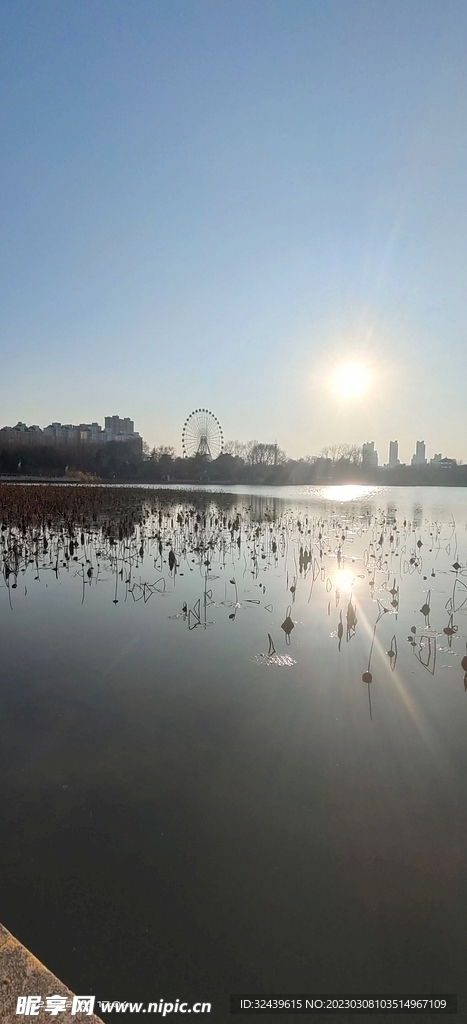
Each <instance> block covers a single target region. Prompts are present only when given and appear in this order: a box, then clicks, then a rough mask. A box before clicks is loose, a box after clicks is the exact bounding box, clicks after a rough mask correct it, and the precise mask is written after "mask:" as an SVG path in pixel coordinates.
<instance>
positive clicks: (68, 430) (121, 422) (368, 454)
mask: <svg viewBox="0 0 467 1024" xmlns="http://www.w3.org/2000/svg"><path fill="white" fill-rule="evenodd" d="M15 431H16V432H17V433H18V437H19V438H20V437H21V434H24V433H26V432H29V431H31V432H36V433H37V434H38V435H39V436H40V435H45V436H46V437H51V436H54V437H55V438H56V440H81V441H92V442H99V441H102V442H104V443H106V442H108V441H111V440H120V441H123V440H130V439H136V440H139V441H141V442H143V443H146V444H147V445H148V447H149V448H151V447H167V448H169V447H172V448H174V449H175V453H176V455H177V456H179V455H181V454H182V451H183V433H182V432H181V433H180V438H179V444H178V445H169V444H168V443H167V442H166V441H165V440H164V438H162V437H159V438H158V439H157V442H156V443H155V444H154V445H151V444H150V443H149V442H148V441H147V439H146V438H144V437H143V436H142V435H141V434H140V433H139V431H135V425H134V420H133V419H130V417H119V416H117V415H113V416H106V417H105V419H104V427H103V428H102V427H101V426H100V424H99V423H98V422H97V421H95V420H94V421H92V422H91V423H86V422H85V421H83V420H80V421H79V423H77V424H72V423H61V422H60V421H58V420H54V421H52V422H51V423H49V424H47V425H46V426H44V427H41V426H39V425H38V424H30V425H29V426H28V425H27V424H26V423H25V422H24V421H22V420H18V421H17V423H16V424H15V425H13V426H6V425H5V426H2V427H0V442H1V437H2V432H3V433H6V432H8V433H9V434H11V433H13V432H15ZM235 440H238V441H239V442H240V443H244V444H247V443H248V442H251V441H255V442H258V441H259V443H260V444H276V446H278V447H279V448H281V447H282V446H281V445H280V443H279V442H278V441H277V440H275V441H274V442H271V441H270V440H269V441H265V439H264V438H263V439H261V438H260V437H256V438H249V439H248V441H247V440H246V439H244V438H228V439H226V440H224V442H223V444H224V448H225V445H226V444H227V446H229V445H231V444H232V442H234V441H235ZM357 446H358V447H360V448H361V454H362V459H363V462H364V463H366V465H367V466H368V467H372V468H376V467H377V466H380V467H381V468H383V467H384V468H388V467H389V468H394V467H395V466H399V465H412V466H417V465H427V464H432V465H433V464H435V463H438V462H440V461H442V460H445V461H446V460H447V461H450V462H454V461H457V462H458V463H459V464H460V463H463V461H464V460H463V459H458V460H455V459H453V458H451V457H450V456H447V455H443V454H442V453H441V452H435V453H434V455H433V456H432V457H431V458H427V454H426V444H425V441H424V440H417V441H415V449H414V451H413V454H412V456H411V458H410V460H407V461H406V462H404V461H402V460H401V459H399V442H398V440H390V441H389V442H387V445H386V448H388V451H389V454H388V461H387V462H381V460H380V457H379V451H378V449H377V448H376V445H375V442H374V441H363V442H360V443H357ZM332 447H333V446H329V445H325V446H323V448H322V449H321V450H320V451H311V449H310V450H309V451H308V450H307V451H306V452H305V451H303V452H302V453H301V454H300V455H297V456H291V455H290V453H288V452H285V454H286V455H287V457H288V458H292V459H293V458H296V459H300V458H306V457H310V456H311V457H316V456H320V455H323V454H325V453H326V451H330V449H331V448H332ZM335 447H336V448H338V447H339V445H336V446H335Z"/></svg>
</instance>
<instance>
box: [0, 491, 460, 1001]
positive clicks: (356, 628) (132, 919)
mask: <svg viewBox="0 0 467 1024" xmlns="http://www.w3.org/2000/svg"><path fill="white" fill-rule="evenodd" d="M288 490H289V489H288ZM329 490H332V491H335V490H336V489H335V488H332V489H326V493H325V494H324V493H323V494H322V496H321V497H320V496H319V495H316V494H313V496H312V497H311V498H310V500H309V502H308V504H307V502H306V501H305V500H304V499H303V497H302V498H301V500H299V501H298V502H297V503H295V505H294V504H292V503H291V501H290V498H289V496H286V500H285V501H282V502H281V501H280V500H279V499H278V498H277V495H276V492H275V495H276V496H275V497H274V496H272V495H270V494H261V493H258V490H257V489H255V492H254V494H251V495H244V494H242V495H239V494H234V495H231V496H229V495H228V494H227V493H223V495H222V496H221V497H219V500H218V501H216V498H215V496H214V495H213V494H212V493H208V494H207V495H205V496H203V495H202V494H201V495H196V494H194V493H193V492H191V493H190V496H189V497H188V499H187V500H184V499H182V498H181V496H179V495H174V494H173V493H172V494H171V493H170V492H169V493H167V490H166V491H165V494H164V499H163V500H164V502H165V503H166V504H165V505H164V504H162V506H161V508H162V514H161V518H159V516H158V515H157V514H156V515H155V516H153V517H152V518H150V519H148V520H147V519H145V517H144V514H142V511H143V512H144V510H136V511H135V510H134V511H133V518H134V530H133V532H132V531H131V530H127V532H126V533H125V530H123V531H121V535H120V536H119V534H118V525H117V526H115V524H114V526H113V527H112V529H111V530H110V532H109V531H107V533H106V534H105V535H104V534H103V533H101V532H100V529H99V526H98V525H96V527H95V529H88V528H85V529H84V530H83V534H84V542H83V543H82V542H81V541H82V538H81V529H80V528H79V527H77V528H76V529H75V530H74V531H73V533H74V537H75V541H74V542H73V547H72V550H70V544H69V540H70V538H69V535H68V536H67V535H66V533H65V534H64V536H63V539H61V538H60V535H59V533H58V532H57V530H56V529H54V530H53V531H52V532H53V533H54V536H53V537H50V536H49V539H48V543H47V550H44V543H43V535H42V534H41V533H40V531H39V532H37V531H36V533H35V535H34V536H33V535H30V536H28V537H27V538H26V541H25V539H24V537H20V536H19V535H17V545H16V552H15V551H14V547H13V544H14V538H13V534H12V535H10V536H9V535H8V531H3V534H2V535H3V538H4V553H5V554H6V561H4V565H6V566H7V567H9V569H10V572H9V575H8V574H6V577H5V578H4V581H3V586H2V589H1V590H0V614H1V619H2V623H3V631H2V632H3V638H2V687H1V704H2V722H3V725H2V727H1V729H2V734H1V735H2V749H3V768H4V803H3V810H4V814H3V817H4V820H5V822H6V833H5V839H4V842H3V846H2V854H1V857H2V862H1V868H2V875H3V877H4V878H7V879H9V886H8V892H7V894H6V898H5V910H4V914H3V917H4V922H5V924H6V925H7V927H9V928H11V929H12V930H13V931H17V932H18V933H21V934H20V937H21V938H22V939H23V941H26V942H27V943H29V944H30V945H32V946H33V947H34V951H35V952H36V953H37V954H38V955H40V956H43V957H44V958H45V959H47V961H48V963H49V965H50V966H51V967H52V968H53V969H54V970H56V971H58V973H60V974H62V975H63V977H64V978H65V980H66V981H67V982H68V983H69V984H73V986H74V987H75V989H76V988H77V989H78V990H79V991H81V990H83V991H84V990H87V986H86V979H89V977H90V975H91V974H92V977H93V978H95V979H96V980H95V988H97V990H98V991H101V990H102V988H103V983H102V980H101V979H102V978H103V977H104V978H106V979H107V981H108V986H110V988H111V990H112V993H113V992H114V993H115V998H126V997H127V993H128V997H129V998H130V997H131V998H133V995H132V994H131V993H132V992H133V989H132V988H131V986H132V985H134V984H135V980H134V979H135V978H136V979H137V983H138V984H137V986H136V987H137V989H138V991H137V992H135V995H134V998H148V999H149V998H151V996H152V995H153V989H154V982H153V974H152V967H151V966H150V965H151V964H153V963H154V962H157V964H158V972H159V974H158V977H160V978H161V979H162V982H161V984H164V985H165V986H166V988H167V991H168V990H169V988H170V990H171V991H175V988H176V989H177V992H178V991H179V989H180V991H181V990H182V989H181V986H182V987H183V985H185V986H186V987H187V989H188V990H189V991H190V992H194V991H195V988H196V984H197V982H195V978H197V977H199V975H200V973H201V975H202V976H204V977H205V978H206V984H208V982H207V979H208V978H209V979H210V980H209V984H208V988H207V990H206V991H207V992H208V994H209V993H210V992H212V991H213V992H217V993H218V994H219V998H221V997H222V998H224V996H225V993H227V994H228V992H229V991H230V990H232V991H235V990H238V991H241V990H242V988H245V990H246V991H248V990H249V991H254V990H256V991H268V990H270V991H273V990H279V989H282V990H283V991H289V990H292V989H294V988H301V989H302V990H303V991H306V990H307V987H309V962H310V958H312V960H313V963H314V970H315V976H316V978H317V979H318V980H317V982H316V985H318V982H319V984H320V986H321V987H322V988H326V989H328V990H329V991H338V990H342V991H344V989H345V988H348V985H349V980H348V979H349V972H350V973H351V974H352V978H353V979H354V983H355V986H356V988H361V989H364V988H367V989H368V990H372V989H373V990H375V989H376V988H378V987H379V988H381V989H382V988H387V987H388V985H390V987H395V988H397V987H399V988H400V989H402V990H404V989H405V990H407V991H415V989H416V988H419V989H421V990H427V991H428V989H430V990H434V989H435V988H438V989H439V990H444V991H448V990H453V991H454V990H456V988H459V982H458V979H459V978H460V977H461V975H460V971H461V969H462V970H463V966H462V968H461V964H462V965H463V962H464V954H465V939H464V929H463V924H462V915H461V910H460V908H461V907H462V899H463V884H464V883H463V877H464V876H463V862H464V849H465V847H464V843H465V829H466V825H467V820H466V819H467V814H466V812H465V809H464V808H465V778H466V769H467V755H466V752H465V727H466V716H467V694H466V693H465V690H464V670H463V667H462V664H461V662H462V659H463V658H464V656H465V654H466V634H467V629H466V625H467V623H466V610H467V572H466V570H465V569H464V567H465V566H466V562H467V534H466V530H465V520H466V519H467V516H466V515H465V512H463V513H462V514H460V510H461V509H463V508H464V506H463V494H464V493H465V492H463V494H462V495H459V493H458V492H453V490H451V489H449V491H444V492H442V491H441V490H440V489H436V491H437V493H436V494H434V493H433V492H431V493H428V489H427V494H426V498H427V500H426V502H425V500H424V495H425V492H424V491H423V492H422V489H417V491H416V493H414V492H412V493H408V489H406V491H405V492H403V489H402V488H401V489H399V490H398V491H396V490H392V491H390V492H389V490H388V489H380V490H378V491H377V493H376V494H375V493H373V492H372V493H368V489H364V491H365V493H364V494H361V495H360V498H358V496H356V495H355V496H353V497H352V498H350V496H348V498H347V500H348V504H345V503H344V504H343V505H341V504H339V507H337V503H338V502H339V496H338V495H336V494H333V495H330V494H329ZM339 490H340V489H339ZM430 491H431V489H430ZM120 493H122V508H123V509H124V505H125V501H126V499H125V495H124V492H123V491H122V492H120ZM144 493H145V497H144V501H145V502H147V508H149V504H150V503H151V502H154V503H155V504H158V503H159V497H158V496H157V495H156V494H155V493H154V492H152V493H151V492H149V493H148V490H146V491H145V492H144ZM333 503H335V506H336V507H331V506H332V504H333ZM453 516H454V519H453ZM197 517H198V518H197ZM127 518H128V517H127ZM140 519H141V525H140V523H139V520H140ZM205 520H206V521H205ZM216 520H217V522H216ZM224 520H225V521H224ZM404 520H405V525H404ZM454 520H456V521H454ZM414 523H415V526H414ZM49 532H50V531H49ZM111 541H113V542H114V543H111ZM25 543H27V546H28V553H27V556H26V555H25V552H24V545H25ZM75 543H76V547H75ZM21 545H22V547H23V550H22V551H21V553H19V547H20V546H21ZM7 548H8V552H7V551H6V549H7ZM171 552H172V553H173V554H172V556H171ZM15 559H16V561H15ZM456 565H457V566H458V568H457V569H456V568H455V566H456ZM264 667H267V668H268V671H264ZM364 674H366V675H367V678H368V674H369V675H370V676H371V682H370V683H366V682H364V681H362V676H363V675H364ZM369 698H371V717H370V709H369ZM27 899H28V900H29V904H28V906H29V909H28V911H27V912H26V909H24V911H23V910H22V907H23V904H24V907H25V908H26V903H25V901H26V900H27ZM46 904H47V906H48V907H49V908H50V920H53V921H54V922H55V923H54V924H53V926H48V928H47V929H46V931H47V938H45V937H44V927H43V917H42V914H43V908H44V906H45V905H46ZM34 907H36V908H37V909H36V912H35V911H34ZM31 908H32V910H31ZM41 908H42V909H41ZM36 913H37V916H36ZM167 921H169V924H166V922H167ZM31 922H32V923H31ZM41 922H42V923H41ZM117 922H118V927H117ZM119 928H124V929H129V930H130V932H131V935H132V943H133V946H132V950H133V951H132V952H131V953H130V955H129V958H128V960H126V959H122V956H121V953H120V952H119V939H118V930H119ZM164 928H165V929H166V930H165V931H164ZM446 929H449V932H450V934H451V935H452V937H453V940H454V941H453V944H452V947H451V950H450V952H449V953H448V951H447V949H446V944H445V941H444V938H443V935H445V933H446ZM72 939H73V941H72ZM74 947H76V949H75V948H74ZM405 948H410V949H411V950H412V953H411V956H410V958H409V960H407V959H406V957H405V955H404V956H403V955H402V953H401V949H405ZM174 950H177V955H176V956H174ZM96 963H97V964H98V968H97V969H96V967H95V964H96ZM93 964H94V966H93ZM203 972H204V974H203ZM122 979H124V980H125V984H123V980H122ZM187 979H188V980H187ZM190 979H191V980H190ZM182 983H183V985H182ZM88 987H89V980H88ZM110 988H109V991H110ZM145 993H147V996H146V994H145ZM103 994H104V993H103ZM219 1019H224V1018H223V1017H222V1015H221V1016H220V1017H219ZM225 1019H227V1015H226V1016H225Z"/></svg>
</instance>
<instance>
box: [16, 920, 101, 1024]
mask: <svg viewBox="0 0 467 1024" xmlns="http://www.w3.org/2000/svg"><path fill="white" fill-rule="evenodd" d="M82 994H83V995H86V994H87V993H82ZM23 995H24V996H41V998H42V999H43V1000H44V1001H45V997H46V996H54V995H59V996H67V998H68V999H71V998H72V996H73V993H72V992H71V991H70V989H69V988H67V987H66V985H63V984H62V982H61V981H59V980H58V978H56V977H55V975H54V974H51V972H50V971H48V970H47V968H46V967H44V965H43V964H41V962H40V960H37V959H36V957H35V956H33V954H32V953H30V952H29V950H28V949H26V948H25V946H23V945H22V944H21V942H18V940H17V939H15V938H14V937H13V935H11V934H10V932H9V931H7V929H6V928H4V927H3V925H1V924H0V1020H1V1022H2V1024H33V1022H36V1024H46V1022H47V1024H50V1022H51V1021H52V1022H53V1021H57V1022H58V1024H102V1021H101V1019H100V1017H97V1016H96V1015H95V1014H91V1015H89V1014H87V1013H74V1014H73V1015H72V1014H71V1013H70V1009H69V1008H68V1009H67V1010H65V1011H64V1012H63V1013H58V1014H57V1016H55V1017H53V1016H51V1014H50V1013H45V1010H44V1007H43V1006H41V1007H40V1009H39V1013H38V1015H37V1016H33V1017H30V1016H23V1015H22V1014H17V1013H16V1001H17V998H18V996H23Z"/></svg>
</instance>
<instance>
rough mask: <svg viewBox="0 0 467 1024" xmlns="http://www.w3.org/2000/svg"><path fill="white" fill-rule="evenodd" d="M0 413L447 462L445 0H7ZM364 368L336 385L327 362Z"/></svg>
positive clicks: (455, 31) (455, 183)
mask: <svg viewBox="0 0 467 1024" xmlns="http://www.w3.org/2000/svg"><path fill="white" fill-rule="evenodd" d="M0 24H1V33H0V38H1V42H0V52H1V60H0V66H1V72H0V79H1V86H2V122H3V124H2V136H3V147H2V149H3V162H2V188H1V190H0V207H1V224H2V231H1V241H0V246H1V264H2V275H1V276H2V304H1V306H2V312H1V337H2V373H1V377H0V389H1V410H2V412H1V416H0V426H2V425H4V424H14V423H16V421H17V420H18V419H21V420H25V421H26V422H28V423H38V424H40V425H41V426H45V425H46V424H47V423H50V422H51V421H52V420H61V421H62V422H80V421H92V420H98V421H99V422H103V419H104V416H105V415H111V414H114V413H118V414H119V415H121V416H130V417H131V418H132V419H134V421H135V428H136V430H138V431H139V432H140V433H141V434H142V436H143V437H144V438H145V440H147V441H148V442H149V443H150V444H151V445H159V444H168V445H173V446H174V447H175V448H176V449H177V451H180V438H181V429H182V425H183V422H184V420H185V419H186V417H187V415H188V414H189V412H190V411H191V410H192V409H196V408H199V407H207V408H210V409H212V410H213V412H214V413H215V414H216V416H217V417H218V418H219V420H220V422H221V424H222V427H223V431H224V436H225V437H226V438H227V439H235V438H238V439H239V440H243V441H246V440H248V439H250V438H257V439H258V440H259V441H264V442H271V441H274V440H277V442H278V443H279V445H280V446H281V447H282V448H283V449H285V451H286V452H287V453H288V455H290V456H292V457H300V456H302V455H303V456H305V455H308V454H317V453H318V452H319V451H320V450H321V449H322V448H323V447H324V446H326V445H333V444H337V443H340V442H349V443H352V442H355V443H357V444H361V443H362V442H363V441H366V440H374V441H375V444H376V448H377V449H378V451H379V457H380V462H386V461H387V453H388V443H389V440H390V439H395V438H397V439H398V440H399V457H400V458H401V460H402V461H404V462H408V461H410V457H411V455H412V454H413V451H414V449H415V441H416V440H417V439H424V440H425V442H426V446H427V456H428V458H430V457H431V456H432V455H433V454H434V453H435V452H442V453H443V454H445V455H448V456H450V457H453V458H457V459H462V460H463V461H467V435H466V431H465V415H464V413H463V408H462V407H463V404H464V397H465V394H466V392H467V345H466V325H467V288H466V268H467V200H466V193H465V174H466V162H467V91H466V64H465V52H466V50H467V6H466V4H465V3H464V2H463V0H462V2H460V0H451V2H450V3H449V5H446V4H444V3H443V2H441V0H436V2H435V0H411V2H410V3H407V2H406V0H379V2H378V3H374V2H372V0H314V2H313V3H310V0H267V3H266V2H264V0H235V2H232V3H230V4H223V3H219V2H217V0H198V2H195V3H193V2H192V0H134V2H133V3H132V4H128V3H127V2H126V0H125V2H123V0H112V3H111V4H109V3H108V2H107V0H105V2H104V0H93V2H92V3H91V2H90V0H82V2H80V3H79V4H57V3H56V2H55V0H53V2H51V0H41V2H39V3H37V4H34V5H32V4H24V5H21V4H17V3H14V2H8V3H6V4H4V5H3V8H2V13H1V18H0ZM349 363H352V364H353V365H356V366H358V367H359V368H360V369H359V370H358V373H361V374H363V377H364V378H365V386H364V387H363V386H362V387H361V388H360V387H359V386H358V373H357V386H355V380H354V386H353V387H351V388H350V389H347V391H346V387H345V386H342V383H341V386H339V377H337V383H336V374H337V375H339V371H340V370H341V368H342V366H343V364H349Z"/></svg>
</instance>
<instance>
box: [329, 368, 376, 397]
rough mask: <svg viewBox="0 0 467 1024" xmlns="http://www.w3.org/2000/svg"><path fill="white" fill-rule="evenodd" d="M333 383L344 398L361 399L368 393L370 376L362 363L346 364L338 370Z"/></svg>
mask: <svg viewBox="0 0 467 1024" xmlns="http://www.w3.org/2000/svg"><path fill="white" fill-rule="evenodd" d="M333 383H334V388H335V390H336V391H337V393H338V395H341V397H342V398H359V397H360V395H364V394H365V392H366V391H368V388H369V385H370V375H369V373H368V370H367V369H366V367H365V366H362V365H361V364H360V363H345V364H344V365H343V366H339V368H338V369H337V370H336V372H335V374H334V378H333Z"/></svg>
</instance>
